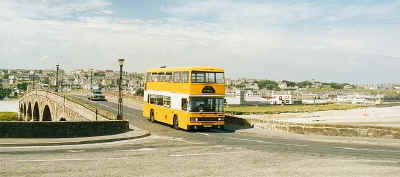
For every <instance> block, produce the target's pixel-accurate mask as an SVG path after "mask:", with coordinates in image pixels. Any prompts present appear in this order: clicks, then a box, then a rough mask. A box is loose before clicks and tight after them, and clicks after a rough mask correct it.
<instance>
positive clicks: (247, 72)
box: [0, 0, 400, 83]
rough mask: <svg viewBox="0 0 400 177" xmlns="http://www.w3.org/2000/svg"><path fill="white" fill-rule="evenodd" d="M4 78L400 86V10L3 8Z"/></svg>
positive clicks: (279, 0)
mask: <svg viewBox="0 0 400 177" xmlns="http://www.w3.org/2000/svg"><path fill="white" fill-rule="evenodd" d="M0 39H1V40H0V68H27V69H32V68H39V69H51V68H55V65H56V64H60V65H61V66H62V67H63V68H64V69H66V70H73V69H78V68H84V69H88V68H95V69H113V70H118V61H117V59H118V58H125V59H126V62H125V65H124V69H126V70H127V71H130V72H144V71H145V70H146V69H147V68H153V67H160V66H164V65H166V66H168V67H174V66H217V67H222V68H224V69H225V71H226V74H227V76H228V77H231V78H239V77H247V78H257V79H273V80H283V79H284V80H294V81H302V80H310V79H316V80H320V81H327V82H330V81H335V82H351V83H385V82H399V77H398V76H399V69H400V47H399V46H400V0H352V1H348V0H320V1H318V0H296V1H295V0H287V1H284V0H146V1H139V0H114V1H112V0H1V1H0Z"/></svg>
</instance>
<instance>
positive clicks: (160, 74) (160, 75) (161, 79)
mask: <svg viewBox="0 0 400 177" xmlns="http://www.w3.org/2000/svg"><path fill="white" fill-rule="evenodd" d="M158 78H159V79H158V82H164V80H165V74H164V73H158Z"/></svg>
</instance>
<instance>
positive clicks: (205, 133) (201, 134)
mask: <svg viewBox="0 0 400 177" xmlns="http://www.w3.org/2000/svg"><path fill="white" fill-rule="evenodd" d="M198 134H200V135H205V136H210V135H209V134H207V133H198Z"/></svg>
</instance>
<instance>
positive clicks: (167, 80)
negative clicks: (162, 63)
mask: <svg viewBox="0 0 400 177" xmlns="http://www.w3.org/2000/svg"><path fill="white" fill-rule="evenodd" d="M171 81H172V73H171V72H167V73H165V82H171Z"/></svg>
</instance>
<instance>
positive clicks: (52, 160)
mask: <svg viewBox="0 0 400 177" xmlns="http://www.w3.org/2000/svg"><path fill="white" fill-rule="evenodd" d="M59 161H93V159H47V160H46V159H37V160H34V159H32V160H17V162H59Z"/></svg>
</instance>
